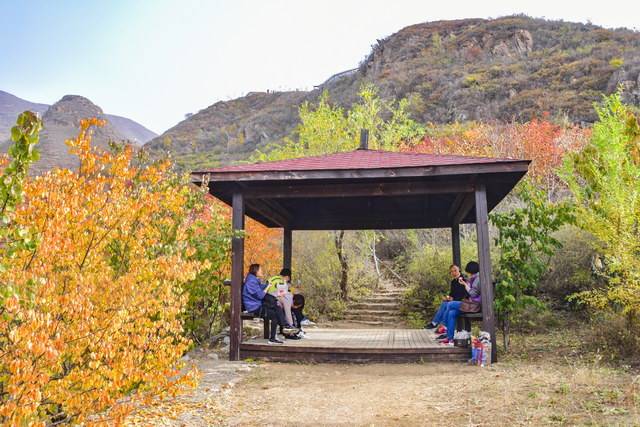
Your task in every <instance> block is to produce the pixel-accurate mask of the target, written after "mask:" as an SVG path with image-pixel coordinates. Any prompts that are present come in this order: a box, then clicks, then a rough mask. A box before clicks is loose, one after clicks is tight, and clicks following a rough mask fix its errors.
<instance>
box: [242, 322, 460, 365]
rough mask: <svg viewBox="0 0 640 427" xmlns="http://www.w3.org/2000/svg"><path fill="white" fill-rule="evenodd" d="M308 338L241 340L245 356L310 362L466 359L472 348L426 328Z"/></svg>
mask: <svg viewBox="0 0 640 427" xmlns="http://www.w3.org/2000/svg"><path fill="white" fill-rule="evenodd" d="M305 332H306V333H307V336H306V338H304V339H301V340H286V342H285V344H281V345H270V344H267V340H265V339H262V338H254V339H250V340H247V341H244V342H242V343H241V344H240V357H241V358H243V359H246V358H253V359H265V360H273V361H287V362H293V361H307V362H428V361H465V360H467V359H468V358H469V352H470V351H469V350H468V349H463V348H457V347H448V346H444V345H442V344H439V343H438V342H436V341H435V340H434V334H433V332H432V331H427V330H423V329H323V328H314V329H308V330H306V331H305Z"/></svg>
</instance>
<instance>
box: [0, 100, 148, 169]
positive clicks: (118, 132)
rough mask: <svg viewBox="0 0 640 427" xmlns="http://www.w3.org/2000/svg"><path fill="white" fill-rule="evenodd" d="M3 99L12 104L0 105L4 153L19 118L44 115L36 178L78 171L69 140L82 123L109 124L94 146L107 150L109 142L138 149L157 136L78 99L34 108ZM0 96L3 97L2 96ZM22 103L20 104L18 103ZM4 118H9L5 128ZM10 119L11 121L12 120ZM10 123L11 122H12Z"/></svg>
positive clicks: (100, 130) (100, 131)
mask: <svg viewBox="0 0 640 427" xmlns="http://www.w3.org/2000/svg"><path fill="white" fill-rule="evenodd" d="M2 94H6V95H9V96H4V97H3V98H2V99H9V100H11V101H12V102H11V103H3V104H0V107H2V110H0V111H2V116H1V117H3V122H2V126H3V127H2V128H0V132H2V133H0V134H1V135H2V136H3V138H2V139H0V141H3V140H4V142H0V151H2V152H4V151H6V148H7V146H8V144H9V142H8V141H7V140H8V138H9V132H10V128H11V126H13V124H14V123H15V120H16V117H17V115H18V114H19V113H20V112H22V111H24V110H32V111H37V112H39V113H43V112H44V113H43V114H42V121H43V130H42V133H41V135H40V143H39V144H38V145H39V149H40V154H41V155H40V160H39V161H38V162H37V163H36V164H35V165H34V166H33V168H32V171H33V173H35V174H39V173H42V172H44V171H47V170H49V169H51V168H52V167H54V166H59V167H66V168H75V167H77V166H78V162H77V159H76V157H75V156H72V155H71V154H69V150H68V147H67V146H66V144H65V140H67V139H69V138H73V137H75V136H76V135H77V134H78V129H79V123H80V120H81V119H84V118H87V117H98V118H102V119H105V120H106V121H107V123H106V125H105V126H104V127H102V128H98V129H96V130H95V131H94V137H93V142H94V144H95V145H96V146H98V147H102V148H106V147H107V146H108V143H109V141H129V142H131V143H133V144H136V145H142V142H144V141H142V140H141V138H143V139H144V140H145V141H146V140H148V139H150V138H152V137H154V136H156V134H154V133H153V132H151V131H150V130H148V129H146V128H145V127H143V126H142V125H140V124H138V123H136V122H134V121H133V120H130V119H127V118H125V117H120V116H113V115H110V114H104V112H103V111H102V109H101V108H100V107H98V106H97V105H95V104H94V103H93V102H91V101H90V100H88V99H87V98H84V97H82V96H78V95H65V96H64V97H63V98H62V99H61V100H60V101H58V102H56V103H55V104H53V105H51V106H47V105H44V104H34V103H30V102H28V101H24V100H21V99H20V98H17V97H15V96H13V95H10V94H7V93H6V92H3V93H2ZM2 94H0V95H2ZM15 100H19V101H15ZM4 117H7V120H6V122H7V124H5V121H4ZM9 118H10V119H9ZM9 120H10V121H9Z"/></svg>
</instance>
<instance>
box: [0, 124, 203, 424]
mask: <svg viewBox="0 0 640 427" xmlns="http://www.w3.org/2000/svg"><path fill="white" fill-rule="evenodd" d="M101 124H102V122H101V121H99V120H97V119H91V120H83V121H82V122H81V130H80V133H79V135H78V137H77V138H75V139H73V140H69V141H67V145H68V146H69V148H70V150H71V152H72V153H74V154H76V155H77V156H78V157H79V158H80V168H79V170H78V171H77V172H74V171H71V170H68V169H54V170H52V171H50V172H48V173H46V174H45V175H43V176H39V177H36V178H27V177H26V170H27V168H28V165H29V163H30V162H31V161H33V160H34V159H35V158H37V155H36V154H35V153H34V151H33V147H34V145H35V144H36V142H37V138H38V130H39V129H40V125H39V121H38V120H37V118H35V116H34V115H32V114H29V113H25V114H23V115H21V116H20V118H19V119H18V126H17V127H16V128H14V129H13V130H12V137H13V140H14V141H15V144H14V146H13V147H12V148H11V149H10V154H11V156H13V160H12V161H11V163H9V166H7V167H5V168H4V170H3V171H2V176H1V177H0V182H1V183H2V184H0V185H2V187H0V188H1V190H0V192H1V193H0V195H1V196H2V197H3V200H4V205H5V207H4V208H3V216H4V217H3V219H4V220H5V224H6V229H3V232H2V233H3V239H5V240H4V241H3V244H2V246H0V265H2V267H3V268H2V269H0V286H1V289H2V295H3V301H2V307H0V422H1V423H2V424H3V425H45V423H49V424H56V423H63V422H67V423H78V424H80V423H87V422H89V420H88V417H89V415H92V417H91V419H90V421H91V423H98V422H112V423H118V422H119V421H121V420H122V419H123V417H124V416H125V415H126V414H127V413H128V412H129V411H130V410H131V409H132V408H133V406H134V405H136V404H138V403H139V402H141V401H145V400H148V399H151V398H152V397H154V396H164V395H166V394H168V393H175V392H176V391H177V390H179V388H180V387H181V386H182V385H183V384H186V383H187V382H190V381H191V380H192V379H193V375H192V373H190V374H188V375H183V374H179V368H180V364H179V363H178V362H179V359H180V357H181V356H182V355H183V354H184V352H185V351H186V350H187V348H188V346H189V345H190V343H189V340H188V339H186V338H185V337H184V335H183V324H182V313H183V310H184V308H185V305H186V303H187V297H186V295H185V293H184V291H183V286H184V285H185V284H186V283H188V282H189V281H193V280H194V279H195V277H196V275H197V274H198V273H199V272H200V271H202V269H203V268H205V267H206V263H202V262H199V261H197V260H190V259H189V258H190V256H192V255H193V253H194V249H193V248H191V247H190V246H189V244H188V239H187V229H188V227H189V222H190V221H189V217H190V214H191V212H192V210H193V207H194V197H196V196H194V192H193V190H192V188H191V187H190V186H189V185H187V182H186V181H185V179H184V178H183V177H181V176H178V175H175V174H174V173H173V172H171V168H170V164H169V162H167V161H160V162H155V163H152V164H142V165H141V164H140V163H139V162H138V159H136V158H135V155H134V151H133V149H132V148H131V147H130V146H123V147H114V149H113V151H111V152H102V151H97V150H95V149H93V148H92V147H91V144H90V142H91V133H90V127H91V126H99V125H101ZM21 187H22V188H23V192H24V198H22V197H20V190H19V189H20V188H21ZM7 218H8V221H6V219H7ZM23 230H30V231H29V236H27V237H26V238H24V239H23V243H25V244H20V245H13V244H7V239H6V236H23V237H24V236H26V234H25V232H24V231H23ZM30 236H32V237H30ZM31 242H36V243H31ZM124 397H127V399H124Z"/></svg>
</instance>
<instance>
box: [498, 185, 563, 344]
mask: <svg viewBox="0 0 640 427" xmlns="http://www.w3.org/2000/svg"><path fill="white" fill-rule="evenodd" d="M518 195H519V198H520V201H521V202H522V204H523V206H522V207H518V208H515V209H512V210H510V211H508V212H498V213H493V214H491V222H492V223H493V224H494V225H495V226H496V227H497V228H498V237H497V238H496V239H495V243H496V246H497V247H498V249H499V250H500V260H499V262H498V271H497V278H498V280H497V283H496V290H495V307H496V312H497V314H498V315H499V316H500V317H501V319H502V330H503V337H504V348H505V350H508V348H509V329H510V323H511V320H512V319H513V318H514V317H517V316H518V315H519V314H520V313H521V312H522V311H523V310H524V309H525V308H526V307H536V308H542V307H543V304H542V302H541V301H540V300H538V298H536V296H535V291H536V288H537V285H538V282H539V281H540V279H541V278H542V276H543V275H544V274H545V273H546V272H547V269H548V265H549V261H550V259H551V257H552V256H553V255H554V253H555V251H556V250H557V249H559V248H560V247H561V243H560V241H559V240H558V239H556V238H555V237H554V232H556V231H558V230H559V229H560V228H561V227H562V226H564V225H565V224H567V223H571V222H573V220H574V218H573V214H572V211H571V206H570V205H569V204H568V203H566V202H559V203H551V202H549V201H548V199H547V197H546V194H545V192H544V191H542V190H540V189H537V188H535V187H533V186H532V185H531V184H530V183H528V182H526V181H525V182H523V184H521V186H520V188H519V191H518Z"/></svg>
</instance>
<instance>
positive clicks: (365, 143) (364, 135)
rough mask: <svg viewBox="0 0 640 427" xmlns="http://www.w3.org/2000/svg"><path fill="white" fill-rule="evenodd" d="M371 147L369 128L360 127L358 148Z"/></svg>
mask: <svg viewBox="0 0 640 427" xmlns="http://www.w3.org/2000/svg"><path fill="white" fill-rule="evenodd" d="M368 149H369V129H360V147H359V148H358V150H368Z"/></svg>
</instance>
